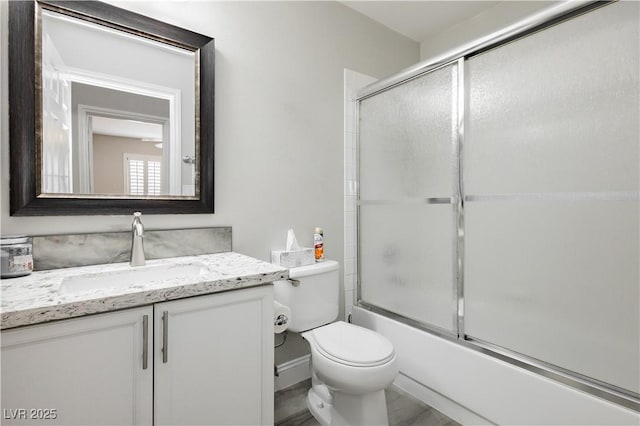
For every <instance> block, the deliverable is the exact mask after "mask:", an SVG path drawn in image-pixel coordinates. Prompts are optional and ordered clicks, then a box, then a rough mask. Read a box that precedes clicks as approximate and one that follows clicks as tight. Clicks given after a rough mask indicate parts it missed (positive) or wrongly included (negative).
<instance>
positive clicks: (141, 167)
mask: <svg viewBox="0 0 640 426" xmlns="http://www.w3.org/2000/svg"><path fill="white" fill-rule="evenodd" d="M9 14H10V19H9V113H10V114H9V124H10V157H11V214H12V215H58V214H69V215H71V214H73V215H75V214H117V213H122V214H129V213H131V212H132V211H133V210H140V211H142V212H143V213H212V212H213V99H214V97H213V95H214V72H213V71H214V70H213V67H214V42H213V39H211V38H209V37H206V36H203V35H200V34H196V33H193V32H190V31H188V30H184V29H181V28H177V27H174V26H171V25H168V24H164V23H162V22H159V21H156V20H153V19H150V18H147V17H144V16H141V15H138V14H135V13H132V12H129V11H126V10H123V9H119V8H117V7H114V6H111V5H107V4H104V3H100V2H94V1H86V2H75V1H35V2H31V1H25V2H10V4H9Z"/></svg>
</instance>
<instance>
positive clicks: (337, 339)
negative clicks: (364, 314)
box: [313, 321, 395, 367]
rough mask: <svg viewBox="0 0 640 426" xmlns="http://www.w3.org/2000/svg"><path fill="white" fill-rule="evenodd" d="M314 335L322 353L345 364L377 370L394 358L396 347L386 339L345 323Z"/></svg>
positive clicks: (316, 331) (324, 329)
mask: <svg viewBox="0 0 640 426" xmlns="http://www.w3.org/2000/svg"><path fill="white" fill-rule="evenodd" d="M313 336H314V341H315V347H316V349H317V350H318V352H319V353H321V354H322V355H323V356H325V357H327V358H328V359H330V360H332V361H334V362H337V363H340V364H343V365H348V366H353V367H375V366H379V365H383V364H386V363H388V362H389V361H391V360H392V359H394V357H395V352H394V350H393V345H392V344H391V342H390V341H389V340H388V339H387V338H386V337H384V336H382V335H381V334H378V333H376V332H375V331H372V330H368V329H366V328H363V327H358V326H356V325H353V324H348V323H346V322H344V321H338V322H334V323H331V324H328V325H325V326H322V327H319V328H316V329H315V330H313Z"/></svg>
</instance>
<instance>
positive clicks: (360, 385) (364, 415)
mask: <svg viewBox="0 0 640 426" xmlns="http://www.w3.org/2000/svg"><path fill="white" fill-rule="evenodd" d="M338 269H339V265H338V262H335V261H331V260H328V261H324V262H322V263H318V264H316V265H310V266H303V267H300V268H292V269H290V270H289V276H290V278H291V279H290V280H281V281H276V282H275V283H274V289H275V299H276V300H277V301H278V302H279V303H282V304H283V305H287V306H289V308H290V309H291V318H290V321H289V330H291V331H295V332H300V333H302V337H303V338H304V339H305V340H306V341H307V342H309V347H310V350H311V379H312V387H311V389H310V390H309V393H308V394H307V406H308V408H309V411H310V412H311V414H313V416H314V417H315V418H316V420H318V422H319V423H321V424H323V425H345V426H346V425H349V426H377V425H381V426H387V425H388V424H389V423H388V417H387V406H386V400H385V395H384V389H385V388H386V387H387V386H389V385H390V384H391V383H392V382H393V380H394V379H395V377H396V375H397V374H398V365H397V360H396V354H395V351H394V349H393V345H392V344H391V342H390V341H389V340H388V339H387V338H386V337H384V336H382V335H381V334H379V333H376V332H375V331H372V330H369V329H366V328H364V327H359V326H357V325H354V324H349V323H346V322H344V321H337V322H333V321H335V319H336V317H337V313H338V300H339V298H338V293H339V279H338Z"/></svg>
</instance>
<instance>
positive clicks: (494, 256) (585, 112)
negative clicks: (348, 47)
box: [357, 2, 640, 410]
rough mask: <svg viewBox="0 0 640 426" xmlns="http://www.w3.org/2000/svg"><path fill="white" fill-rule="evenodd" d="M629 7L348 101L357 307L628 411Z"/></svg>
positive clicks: (634, 249) (488, 48)
mask: <svg viewBox="0 0 640 426" xmlns="http://www.w3.org/2000/svg"><path fill="white" fill-rule="evenodd" d="M639 6H640V4H638V3H637V2H616V3H605V4H602V3H595V4H594V3H590V4H585V3H581V4H579V5H576V4H575V3H573V2H571V3H570V4H564V5H561V6H559V7H555V8H554V9H553V10H552V12H549V11H547V12H544V13H541V14H539V16H536V17H534V18H533V19H529V20H528V21H527V22H526V25H520V26H518V27H513V28H507V29H505V30H504V31H501V32H499V33H496V34H493V35H492V36H490V37H487V38H485V39H482V40H478V41H477V42H474V43H471V44H469V45H467V46H463V47H462V48H461V49H460V50H458V51H456V52H453V53H451V54H444V55H442V56H440V57H437V58H434V59H433V60H431V61H427V62H424V63H422V64H419V65H418V66H416V67H414V68H413V69H410V70H407V71H405V72H403V73H401V74H399V75H397V76H393V77H390V78H388V79H385V80H383V81H380V82H378V83H375V84H373V85H371V86H368V87H367V88H365V89H363V91H361V92H360V94H359V95H358V99H357V108H358V120H359V128H358V175H359V176H358V180H359V194H358V270H357V276H358V294H357V298H358V306H360V307H363V308H365V309H369V310H372V311H375V312H377V313H381V314H382V315H386V316H390V317H392V318H394V319H396V320H399V321H401V322H404V323H407V324H410V325H413V326H415V327H419V328H421V329H424V330H427V331H429V332H431V333H434V334H436V335H438V336H440V337H444V338H446V339H449V340H451V341H454V342H457V343H458V344H460V345H464V346H465V347H469V348H472V349H475V350H479V351H482V352H484V353H486V354H490V355H492V356H495V357H499V358H500V359H502V360H505V361H507V362H510V363H514V364H517V365H519V366H522V367H524V368H527V369H530V370H532V371H535V372H537V373H541V374H544V375H546V376H548V377H552V378H554V379H556V380H560V381H562V382H563V383H565V384H569V385H570V386H573V387H577V388H580V389H582V390H585V391H587V392H589V393H592V394H596V395H598V396H601V397H603V398H605V399H608V400H610V401H613V402H616V403H618V404H622V405H624V406H626V407H629V408H632V409H634V410H638V406H639V396H640V289H639V287H640V284H639V283H640V273H639V263H640V249H639V247H640V202H639V200H640V195H639V194H640V119H639V117H640V87H639V74H640V58H639V56H640V55H639V54H640V45H639V44H640V32H639V19H638V18H639V16H640V9H639Z"/></svg>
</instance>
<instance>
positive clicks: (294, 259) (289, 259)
mask: <svg viewBox="0 0 640 426" xmlns="http://www.w3.org/2000/svg"><path fill="white" fill-rule="evenodd" d="M271 263H274V264H276V265H279V266H283V267H285V268H297V267H299V266H306V265H313V264H314V263H316V256H315V254H314V250H313V249H312V248H301V249H300V250H291V251H287V250H274V251H272V252H271Z"/></svg>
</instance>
